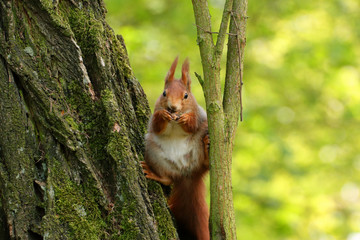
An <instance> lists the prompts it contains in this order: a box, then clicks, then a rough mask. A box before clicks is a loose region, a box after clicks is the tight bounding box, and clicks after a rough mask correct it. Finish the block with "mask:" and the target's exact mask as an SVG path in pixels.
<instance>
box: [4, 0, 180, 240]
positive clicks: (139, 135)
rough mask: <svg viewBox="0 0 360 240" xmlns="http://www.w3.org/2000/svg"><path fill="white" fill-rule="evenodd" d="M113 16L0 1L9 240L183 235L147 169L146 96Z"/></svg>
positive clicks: (86, 6)
mask: <svg viewBox="0 0 360 240" xmlns="http://www.w3.org/2000/svg"><path fill="white" fill-rule="evenodd" d="M105 12H106V10H105V7H104V4H103V2H102V1H101V0H98V1H86V0H84V1H73V0H62V1H57V0H54V1H52V0H51V1H50V0H33V1H25V0H24V1H15V0H12V1H11V0H1V1H0V127H1V128H0V194H1V195H0V196H1V202H0V239H22V240H23V239H31V240H38V239H51V240H54V239H61V240H64V239H175V238H176V232H175V229H174V226H173V223H172V219H171V216H170V214H169V211H168V210H167V207H166V202H165V201H164V197H163V195H162V191H161V188H160V187H159V185H157V184H156V183H150V182H149V183H147V181H146V179H145V177H144V176H143V174H142V171H141V167H140V165H139V160H142V159H143V150H144V141H143V136H144V132H145V130H146V125H147V121H148V116H149V114H150V110H149V107H148V103H147V100H146V96H145V94H144V92H143V90H142V88H141V86H140V85H139V83H138V81H137V80H136V79H135V78H134V76H133V73H132V70H131V68H130V65H129V61H128V57H127V53H126V48H125V45H124V42H123V40H122V37H121V36H115V35H114V33H113V31H112V29H111V28H110V27H109V26H108V25H107V24H106V22H105V20H104V18H105ZM148 189H149V190H148Z"/></svg>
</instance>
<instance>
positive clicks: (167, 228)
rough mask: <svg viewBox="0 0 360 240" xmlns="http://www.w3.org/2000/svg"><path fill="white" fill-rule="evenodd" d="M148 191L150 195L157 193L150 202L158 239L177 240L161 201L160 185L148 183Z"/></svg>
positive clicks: (164, 203) (168, 214)
mask: <svg viewBox="0 0 360 240" xmlns="http://www.w3.org/2000/svg"><path fill="white" fill-rule="evenodd" d="M148 190H149V192H151V193H157V194H156V195H157V196H156V198H153V199H152V200H151V205H152V207H153V211H154V215H155V220H156V225H157V230H158V232H159V237H160V239H163V240H166V239H177V236H176V229H175V227H174V224H173V219H172V218H171V215H170V212H169V209H168V207H167V205H166V202H164V201H163V199H164V195H163V192H162V190H161V187H160V185H159V184H157V183H155V182H151V181H149V184H148Z"/></svg>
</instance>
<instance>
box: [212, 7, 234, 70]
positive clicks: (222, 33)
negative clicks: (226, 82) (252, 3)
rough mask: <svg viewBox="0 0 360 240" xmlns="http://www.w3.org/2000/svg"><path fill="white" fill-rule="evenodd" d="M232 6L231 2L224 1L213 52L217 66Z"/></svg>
mask: <svg viewBox="0 0 360 240" xmlns="http://www.w3.org/2000/svg"><path fill="white" fill-rule="evenodd" d="M232 5H233V0H226V2H225V5H224V11H223V16H222V19H221V24H220V28H219V35H218V38H217V41H216V45H215V51H214V54H215V59H214V60H215V62H216V64H217V65H219V64H220V60H221V56H222V53H223V49H224V43H225V36H226V30H227V29H228V25H229V18H230V13H231V8H232ZM229 34H231V33H229Z"/></svg>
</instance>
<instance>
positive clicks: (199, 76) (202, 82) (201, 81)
mask: <svg viewBox="0 0 360 240" xmlns="http://www.w3.org/2000/svg"><path fill="white" fill-rule="evenodd" d="M194 73H195V76H196V77H197V79H198V81H199V83H200V85H201V87H203V86H204V80H203V79H202V78H201V75H200V74H198V73H197V72H194Z"/></svg>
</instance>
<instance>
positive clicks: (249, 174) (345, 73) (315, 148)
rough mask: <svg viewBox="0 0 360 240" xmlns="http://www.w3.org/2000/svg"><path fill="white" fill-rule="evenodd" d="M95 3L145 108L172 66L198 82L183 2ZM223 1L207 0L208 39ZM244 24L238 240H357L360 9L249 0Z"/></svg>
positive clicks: (329, 0) (354, 0)
mask: <svg viewBox="0 0 360 240" xmlns="http://www.w3.org/2000/svg"><path fill="white" fill-rule="evenodd" d="M105 2H106V7H107V9H108V14H107V20H108V22H109V23H110V25H111V26H112V27H113V29H114V30H115V32H116V33H118V34H121V35H123V37H124V39H125V43H126V46H127V49H128V53H129V56H130V62H131V65H132V67H133V70H134V72H135V75H136V77H137V78H138V80H139V81H140V82H141V84H142V86H143V88H144V90H145V92H146V94H147V96H148V99H149V102H150V105H151V106H153V105H154V103H155V100H156V98H157V97H158V96H159V95H160V94H161V92H162V87H163V80H164V77H165V75H166V73H167V71H168V68H169V67H170V64H171V62H172V60H173V59H174V58H175V56H177V55H180V59H181V60H184V59H185V57H187V56H188V57H189V58H190V62H191V70H192V71H196V72H198V73H201V74H202V70H201V63H200V56H199V49H198V46H197V45H196V26H195V25H194V23H195V20H194V16H193V12H192V5H191V1H175V0H152V1H148V0H132V1H126V0H117V1H115V0H112V1H111V0H105ZM223 2H224V1H222V0H211V1H210V2H209V4H210V8H211V14H212V22H213V31H218V27H219V24H220V22H219V21H220V18H221V14H222V8H223ZM248 16H249V19H248V26H247V46H246V49H245V72H244V82H245V84H244V94H243V95H244V122H242V123H241V124H240V125H239V130H238V134H237V138H236V142H235V146H234V158H233V189H234V204H235V210H236V222H237V231H238V239H289V240H290V239H321V240H332V239H347V240H359V239H360V190H359V187H360V153H359V149H360V143H359V140H360V126H359V125H360V124H359V123H360V70H359V66H360V44H359V43H360V42H359V39H360V24H359V16H360V2H359V1H358V0H318V1H313V0H294V1H289V0H276V1H267V0H256V1H249V6H248ZM214 38H216V36H214ZM223 63H225V62H223ZM222 68H223V69H225V65H223V67H222ZM179 75H180V71H178V76H179ZM192 80H193V92H194V94H195V95H196V97H197V99H198V102H199V103H200V104H202V105H203V106H204V98H203V94H202V90H201V87H200V86H199V84H198V82H197V80H196V78H195V76H194V75H192Z"/></svg>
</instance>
